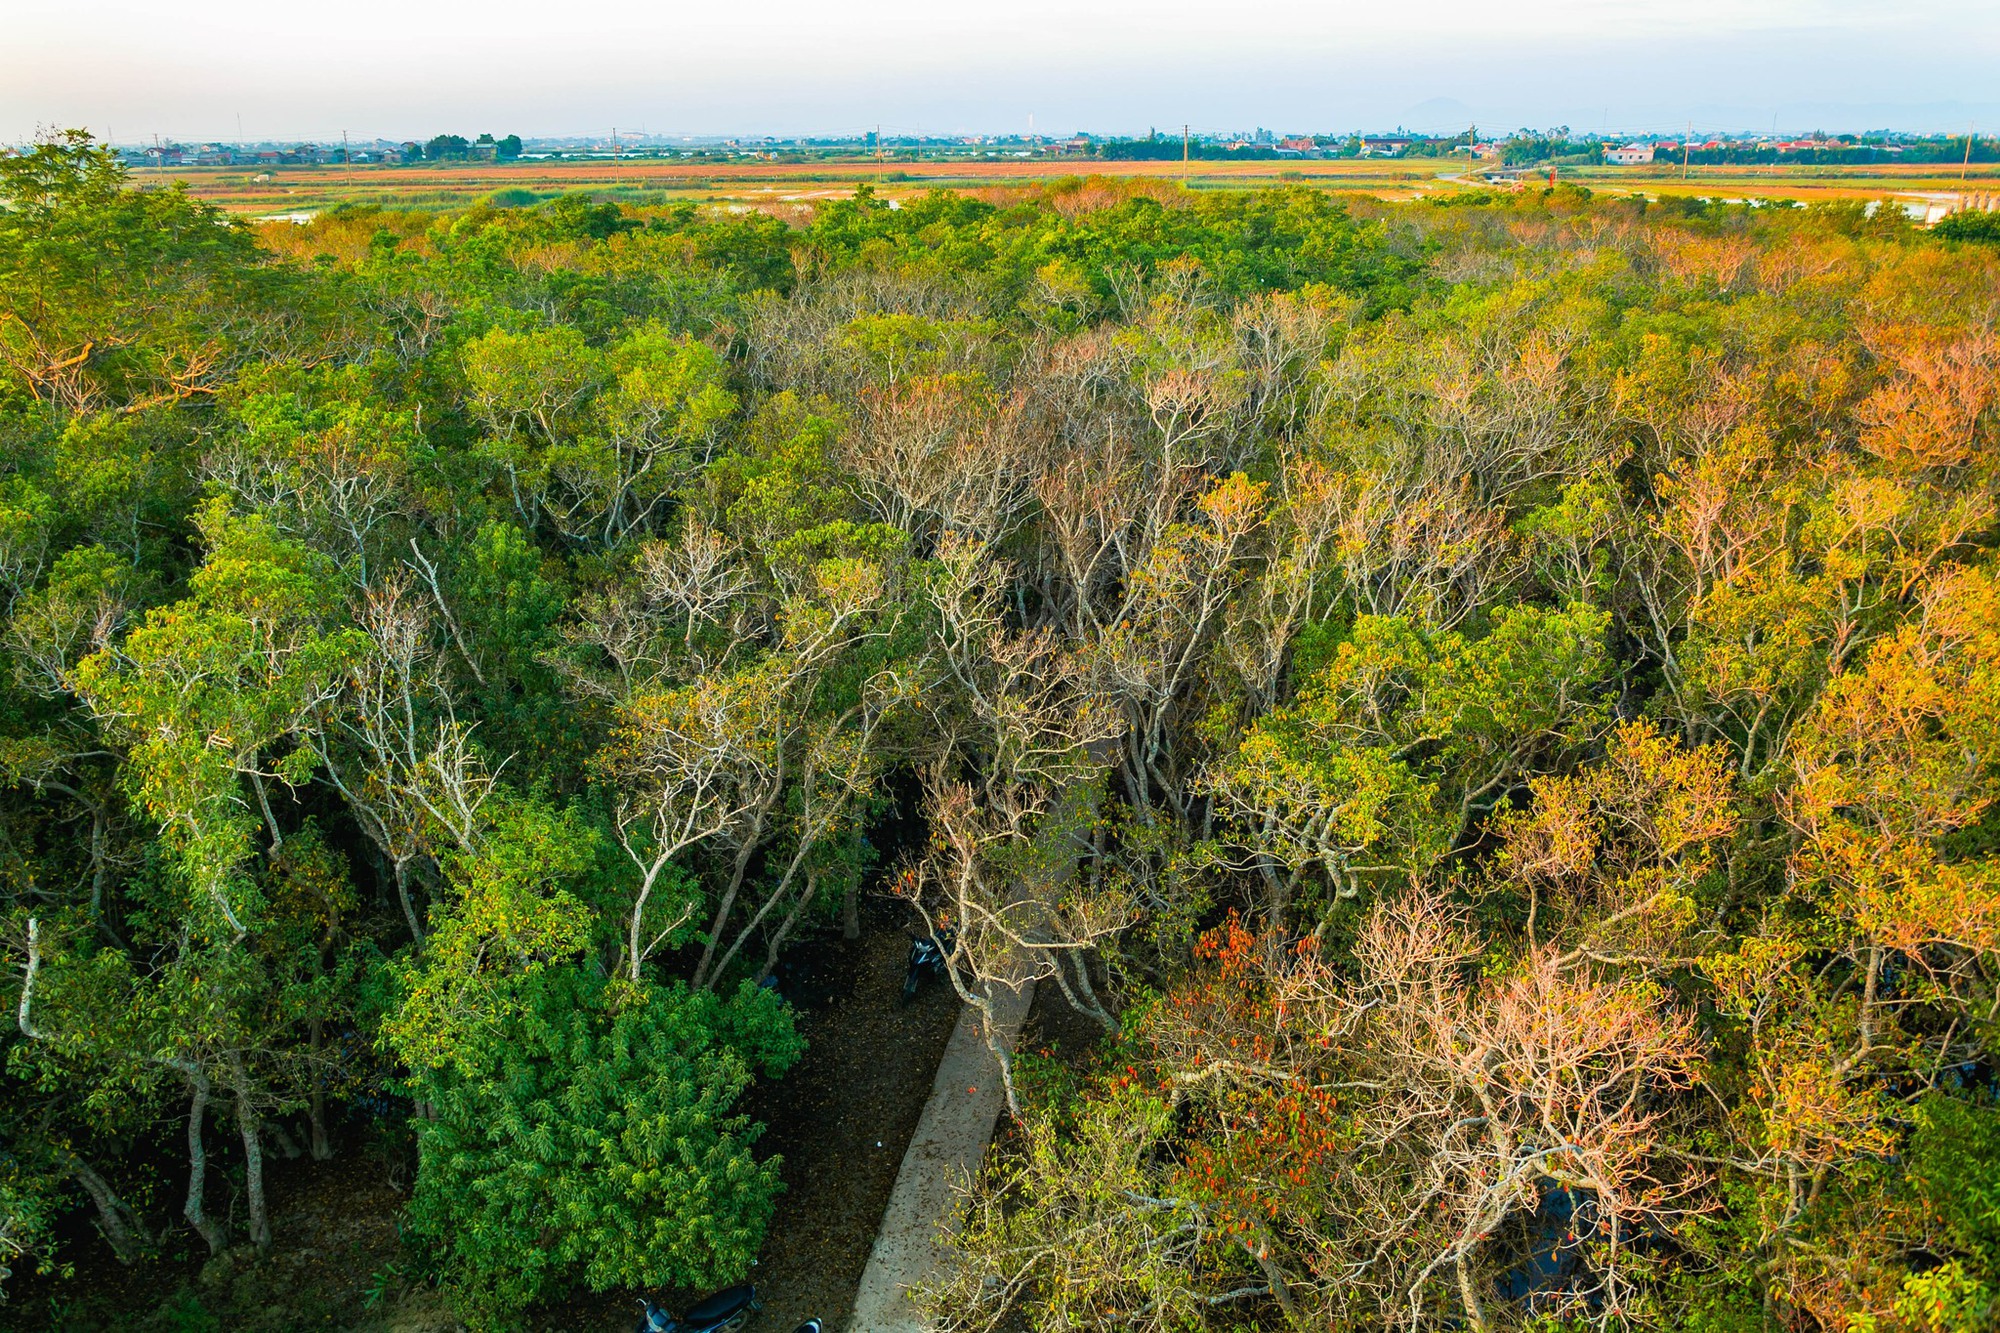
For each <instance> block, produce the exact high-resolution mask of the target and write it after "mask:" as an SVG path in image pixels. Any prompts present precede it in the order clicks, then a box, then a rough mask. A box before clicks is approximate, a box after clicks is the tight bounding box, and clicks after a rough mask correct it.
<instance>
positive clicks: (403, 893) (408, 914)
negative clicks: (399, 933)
mask: <svg viewBox="0 0 2000 1333" xmlns="http://www.w3.org/2000/svg"><path fill="white" fill-rule="evenodd" d="M394 865H395V872H396V897H397V899H398V900H399V901H400V902H401V903H402V904H403V920H404V921H406V922H408V923H409V927H410V938H411V939H413V940H415V941H416V942H417V947H418V948H419V949H421V948H423V947H424V928H423V926H422V925H420V924H419V923H418V921H417V909H416V906H415V905H414V904H412V903H411V902H410V858H409V857H407V856H399V857H397V858H396V860H395V863H394Z"/></svg>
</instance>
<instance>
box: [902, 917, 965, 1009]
mask: <svg viewBox="0 0 2000 1333" xmlns="http://www.w3.org/2000/svg"><path fill="white" fill-rule="evenodd" d="M957 941H958V937H957V936H956V935H955V934H953V933H952V932H951V931H949V930H940V931H938V932H937V933H936V934H934V935H919V936H917V937H915V938H913V939H912V940H911V941H910V963H909V966H908V967H907V968H905V969H904V971H903V1003H904V1004H908V1003H909V1002H910V1001H911V1000H914V999H916V998H917V987H918V985H919V984H920V983H921V982H922V981H923V979H924V974H925V973H926V972H928V973H929V974H930V975H931V976H933V977H942V976H943V975H944V970H945V968H946V967H948V966H950V964H951V951H952V946H953V945H954V944H956V943H957Z"/></svg>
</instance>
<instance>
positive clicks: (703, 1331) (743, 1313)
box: [638, 1283, 819, 1333]
mask: <svg viewBox="0 0 2000 1333" xmlns="http://www.w3.org/2000/svg"><path fill="white" fill-rule="evenodd" d="M645 1306H646V1313H645V1315H644V1316H642V1317H641V1318H640V1320H639V1328H638V1333H728V1330H730V1329H735V1328H741V1327H743V1325H744V1324H745V1323H747V1322H748V1321H749V1319H750V1316H751V1315H753V1314H755V1313H756V1312H757V1311H758V1310H759V1309H761V1308H762V1307H761V1306H760V1305H759V1304H758V1302H757V1288H755V1287H753V1286H750V1285H749V1284H747V1283H746V1284H744V1285H743V1286H740V1287H730V1288H728V1289H727V1290H725V1291H718V1292H716V1293H715V1294H714V1295H713V1296H709V1297H705V1298H704V1299H702V1300H699V1301H697V1302H695V1303H694V1304H693V1305H690V1306H689V1307H688V1310H687V1313H686V1314H684V1315H682V1316H681V1317H680V1318H679V1319H676V1318H674V1317H673V1316H672V1315H670V1314H668V1313H667V1312H666V1311H665V1310H663V1309H661V1308H660V1307H659V1306H657V1305H655V1304H653V1303H652V1302H651V1301H647V1302H645ZM818 1322H819V1321H817V1320H814V1321H813V1323H814V1325H815V1327H816V1326H817V1324H818Z"/></svg>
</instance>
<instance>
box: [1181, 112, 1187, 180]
mask: <svg viewBox="0 0 2000 1333" xmlns="http://www.w3.org/2000/svg"><path fill="white" fill-rule="evenodd" d="M1187 174H1188V127H1187V125H1186V124H1185V123H1183V124H1182V125H1181V175H1182V176H1186V175H1187Z"/></svg>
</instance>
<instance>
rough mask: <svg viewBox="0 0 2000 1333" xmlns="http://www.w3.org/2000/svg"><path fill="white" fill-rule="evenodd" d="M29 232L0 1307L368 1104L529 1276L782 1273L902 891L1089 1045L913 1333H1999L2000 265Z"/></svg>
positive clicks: (1118, 210) (1439, 230)
mask: <svg viewBox="0 0 2000 1333" xmlns="http://www.w3.org/2000/svg"><path fill="white" fill-rule="evenodd" d="M0 201H4V211H0V610H4V617H5V632H4V639H3V640H0V653H4V655H5V658H6V670H5V671H4V672H0V775H4V779H5V784H6V785H5V792H4V796H3V797H0V895H4V897H0V951H4V953H5V955H6V960H7V963H6V978H7V979H6V981H5V983H4V985H5V987H6V991H5V1000H6V1004H7V1008H8V1011H9V1012H10V1013H11V1014H12V1015H13V1016H14V1019H15V1021H14V1023H13V1024H12V1025H11V1028H10V1030H9V1031H8V1032H6V1034H5V1035H4V1037H0V1047H4V1050H5V1057H6V1058H5V1063H4V1072H0V1266H4V1267H5V1268H6V1269H8V1270H10V1276H9V1277H8V1279H7V1281H8V1284H9V1286H12V1287H16V1288H18V1287H19V1286H20V1285H21V1284H22V1283H23V1282H24V1281H26V1280H28V1279H29V1278H30V1275H31V1274H33V1273H34V1272H36V1271H37V1270H39V1271H40V1272H42V1273H44V1274H52V1275H59V1274H60V1273H61V1272H63V1271H65V1270H67V1271H72V1272H75V1271H82V1272H87V1271H88V1270H89V1269H90V1267H91V1266H92V1265H103V1264H115V1263H126V1264H131V1263H136V1262H145V1261H147V1260H148V1259H149V1258H151V1257H154V1256H157V1255H160V1254H163V1253H165V1254H192V1255H194V1256H196V1257H197V1258H199V1257H203V1256H206V1255H208V1254H211V1253H213V1254H217V1255H221V1254H229V1253H235V1252H236V1249H235V1247H238V1246H242V1245H246V1244H247V1245H249V1246H251V1247H254V1248H255V1250H256V1251H259V1252H262V1251H268V1250H269V1249H270V1248H271V1247H272V1245H273V1244H274V1241H273V1226H272V1217H271V1212H272V1208H271V1205H270V1204H269V1202H268V1200H267V1191H266V1186H265V1177H266V1174H267V1170H268V1166H269V1161H270V1159H271V1158H272V1157H273V1156H274V1155H283V1154H309V1155H310V1156H312V1157H313V1158H316V1159H326V1158H331V1157H334V1156H336V1155H337V1154H342V1153H353V1152H358V1151H360V1150H361V1147H360V1145H362V1144H363V1143H364V1142H372V1143H377V1144H380V1143H384V1142H386V1143H388V1144H390V1145H391V1147H390V1151H391V1152H393V1153H402V1154H406V1155H408V1156H409V1157H410V1158H411V1159H412V1160H413V1161H414V1162H415V1170H414V1174H413V1177H412V1180H411V1185H410V1192H409V1195H408V1200H407V1208H406V1212H405V1214H404V1216H403V1219H402V1227H403V1234H404V1237H405V1244H406V1248H407V1251H408V1256H407V1257H408V1262H409V1264H410V1265H411V1267H412V1271H414V1272H418V1273H420V1274H421V1275H422V1278H423V1280H424V1281H427V1282H431V1283H435V1284H438V1285H439V1286H440V1287H441V1288H442V1290H444V1291H445V1292H446V1293H447V1294H448V1295H449V1296H450V1298H451V1300H452V1301H453V1302H454V1303H455V1305H456V1307H457V1308H458V1310H459V1312H460V1313H461V1314H462V1315H463V1317H465V1318H466V1319H468V1320H470V1321H473V1322H474V1323H475V1324H477V1325H480V1326H486V1327H509V1326H513V1325H515V1324H516V1323H518V1321H519V1320H520V1319H521V1318H522V1317H523V1315H522V1312H523V1311H524V1310H527V1309H529V1308H530V1307H532V1306H534V1305H535V1304H536V1303H538V1302H547V1301H552V1300H557V1299H560V1298H562V1297H563V1296H565V1295H567V1294H568V1293H570V1292H572V1291H575V1290H579V1289H588V1290H592V1291H607V1290H616V1289H634V1290H652V1289H657V1288H660V1287H663V1286H681V1287H695V1286H701V1285H704V1284H721V1283H726V1282H731V1281H735V1280H738V1279H740V1278H741V1277H743V1276H744V1274H745V1273H747V1272H748V1271H749V1266H750V1264H751V1262H752V1260H753V1259H754V1258H755V1257H756V1255H757V1253H758V1248H759V1245H760V1243H761V1241H762V1238H763V1234H764V1229H765V1226H766V1224H767V1222H768V1219H769V1218H770V1216H771V1212H772V1208H773V1206H774V1200H775V1198H776V1194H777V1191H778V1189H779V1163H778V1162H777V1161H776V1159H774V1158H773V1157H771V1156H770V1155H769V1154H768V1153H766V1154H762V1155H760V1153H759V1150H758V1146H757V1142H758V1135H759V1126H758V1125H757V1124H756V1123H755V1122H754V1121H753V1120H752V1119H751V1118H750V1117H749V1116H748V1115H746V1114H745V1113H744V1112H743V1110H742V1109H741V1108H740V1106H739V1099H740V1098H741V1097H742V1095H743V1094H744V1092H745V1091H746V1089H749V1088H750V1087H751V1086H752V1085H753V1083H755V1082H756V1081H757V1080H760V1079H765V1080H769V1079H781V1078H782V1077H783V1076H784V1074H785V1072H786V1070H787V1069H789V1068H791V1067H792V1066H793V1065H794V1064H795V1062H796V1061H797V1060H798V1059H799V1057H800V1051H801V1041H800V1038H799V1036H798V1035H797V1032H796V1030H795V1028H794V1025H793V1021H792V1017H791V1011H790V1009H789V1008H788V1007H787V1005H786V1004H785V1002H784V1001H783V1000H782V999H780V998H779V996H778V994H777V993H776V991H774V990H773V989H772V988H771V987H770V986H767V985H764V984H762V983H765V982H766V981H767V980H769V979H771V978H772V977H773V976H774V973H776V971H777V970H778V969H779V967H780V965H781V962H782V960H783V959H784V957H785V955H786V951H787V950H788V949H789V948H791V947H793V946H794V945H797V944H799V943H800V942H802V941H806V940H810V939H819V938H828V939H835V940H837V939H839V938H840V937H841V935H842V932H843V923H844V922H849V921H851V918H852V914H853V912H854V910H855V904H856V903H857V901H859V900H861V899H863V898H888V897H893V898H900V899H902V900H903V901H904V902H905V903H906V904H907V905H908V910H910V911H911V912H912V913H914V914H915V915H916V917H917V918H918V919H920V920H923V921H925V922H929V923H932V924H935V925H939V926H949V927H950V928H951V929H952V930H953V931H954V932H955V933H956V939H957V950H956V953H955V955H954V961H953V967H952V969H951V984H952V986H953V987H954V988H955V989H956V990H957V991H958V993H959V996H960V997H961V999H962V1000H963V1001H964V1002H965V1003H967V1004H970V1005H973V1006H974V1007H983V1006H988V1005H990V1004H991V1003H992V999H993V996H994V993H995V988H996V987H997V986H999V985H1002V984H1004V983H1005V982H1006V981H1008V980H1010V979H1012V978H1018V977H1020V976H1023V975H1031V976H1034V977H1037V978H1039V979H1041V980H1042V982H1043V983H1045V985H1046V986H1047V987H1050V988H1053V989H1054V990H1055V991H1057V992H1059V994H1060V995H1061V996H1062V998H1063V999H1064V1001H1065V1002H1066V1003H1067V1004H1068V1005H1069V1006H1071V1007H1072V1008H1074V1009H1075V1010H1076V1011H1077V1013H1078V1014H1080V1015H1082V1016H1083V1020H1084V1021H1085V1022H1086V1023H1088V1024H1091V1025H1094V1029H1096V1030H1101V1032H1102V1034H1103V1035H1102V1038H1101V1041H1099V1042H1097V1043H1096V1044H1095V1045H1094V1046H1093V1047H1092V1049H1091V1050H1090V1051H1089V1052H1087V1053H1086V1054H1084V1055H1081V1056H1076V1057H1073V1058H1068V1057H1056V1056H1048V1055H1040V1054H1035V1053H1031V1052H1019V1053H1012V1054H1011V1055H1007V1056H1006V1058H1005V1060H1004V1063H1003V1068H1004V1070H1005V1074H1006V1081H1007V1086H1006V1093H1007V1100H1008V1105H1009V1109H1010V1113H1011V1116H1012V1130H1011V1132H1010V1133H1009V1135H1008V1136H1006V1137H1005V1139H1004V1141H1003V1144H1002V1146H1001V1148H1000V1149H998V1150H996V1152H995V1154H994V1156H993V1159H992V1161H991V1162H990V1163H989V1169H988V1171H987V1173H986V1174H985V1175H984V1177H983V1178H982V1179H981V1180H979V1181H978V1182H977V1183H976V1185H975V1187H974V1189H973V1191H972V1193H971V1194H970V1196H969V1197H968V1198H967V1200H966V1203H965V1215H964V1227H963V1230H962V1231H961V1232H960V1233H959V1234H958V1236H957V1239H956V1240H955V1242H954V1244H953V1247H952V1250H951V1254H950V1260H949V1265H948V1267H947V1269H946V1271H945V1272H944V1274H943V1275H942V1276H941V1277H940V1278H939V1280H938V1281H937V1283H936V1284H935V1285H934V1286H933V1287H932V1288H931V1289H929V1290H928V1291H926V1292H925V1293H924V1300H925V1302H926V1303H927V1306H928V1308H929V1310H930V1313H931V1316H932V1317H933V1318H934V1319H935V1320H936V1321H937V1322H938V1323H939V1326H941V1327H944V1328H948V1329H966V1330H972V1329H981V1330H986V1329H995V1328H1000V1327H1026V1328H1033V1329H1037V1330H1057V1329H1078V1328H1093V1329H1094V1328H1109V1327H1133V1328H1140V1329H1154V1330H1168V1329H1189V1328H1208V1327H1213V1328H1225V1327H1244V1326H1258V1327H1273V1328H1275V1327H1298V1328H1309V1327H1310V1328H1334V1329H1354V1330H1364V1329H1367V1330H1373V1329H1398V1330H1411V1331H1412V1333H1414V1331H1415V1330H1431V1329H1446V1328H1452V1329H1464V1328H1471V1329H1477V1330H1488V1329H1493V1330H1497V1329H1501V1328H1539V1329H1546V1330H1551V1331H1553V1330H1557V1329H1575V1328H1586V1327H1588V1328H1610V1327H1613V1326H1637V1327H1647V1328H1659V1329H1687V1330H1702V1331H1703V1333H1736V1331H1737V1330H1750V1329H1759V1330H1764V1329H1771V1328H1785V1329H1793V1330H1820V1329H1825V1330H1834V1331H1836V1333H1850V1331H1852V1330H1881V1331H1883V1333H1892V1331H1901V1330H1909V1331H1911V1333H1915V1331H1916V1330H1925V1331H1927V1333H1946V1331H1947V1330H1951V1331H1963V1333H1969V1331H1970V1330H1974V1329H1981V1328H1986V1327H1989V1326H1990V1321H1991V1320H1992V1319H1993V1318H1994V1317H1996V1313H2000V1226H1996V1220H1995V1218H1996V1214H1995V1202H1994V1201H1995V1199H1996V1198H2000V1107H1996V1105H1995V1099H1994V1096H1995V1095H1994V1065H1993V1062H1994V1053H1993V1052H1991V1051H1989V1050H1988V1043H1989V1041H1990V1040H1992V1039H1993V1037H1994V1029H1993V1020H1994V1015H1995V1013H1996V1005H2000V988H1996V987H2000V860H1996V854H2000V810H1996V807H1995V804H1994V797H1995V795H1996V794H2000V564H1996V560H1995V554H1994V545H1995V538H1996V529H1995V502H1996V481H2000V332H1996V328H1995V320H1996V316H2000V250H1996V248H1995V247H1993V246H1992V245H1990V244H1987V243H1985V238H1984V237H1982V236H1981V235H1980V234H1979V233H1978V232H1977V230H1976V228H1971V227H1970V226H1969V225H1961V226H1960V227H1959V228H1958V229H1957V231H1958V235H1957V237H1956V238H1954V236H1953V235H1952V234H1951V230H1950V229H1941V230H1943V231H1944V233H1945V234H1943V235H1928V234H1925V233H1922V232H1919V231H1915V230H1912V229H1910V228H1909V227H1908V226H1907V225H1906V224H1905V223H1904V222H1903V221H1902V220H1901V214H1900V211H1898V210H1891V209H1883V210H1880V211H1879V212H1878V213H1876V214H1874V215H1872V216H1871V215H1870V214H1869V213H1868V212H1867V211H1865V210H1862V209H1860V208H1858V207H1846V206H1829V207H1823V208H1810V209H1750V208H1742V207H1724V206H1720V205H1714V206H1708V207H1695V208H1690V207H1676V208H1660V207H1648V206H1647V205H1646V204H1645V203H1644V202H1643V201H1637V200H1620V201H1603V200H1595V199H1592V198H1590V197H1589V196H1588V195H1587V194H1586V193H1585V192H1583V191H1581V190H1577V189H1575V188H1573V187H1562V188H1554V189H1550V190H1524V191H1520V192H1515V193H1502V194H1491V195H1477V196H1471V197H1468V198H1467V199H1465V200H1463V201H1440V202H1433V203H1418V204H1408V205H1385V204H1379V203H1375V202H1372V201H1367V200H1356V201H1352V202H1348V203H1342V202H1338V201H1335V200H1333V199H1332V198H1330V197H1329V196H1328V195H1326V194H1323V193H1320V192H1316V191H1313V190H1310V189H1306V188H1303V187H1300V188H1289V189H1278V190H1266V191H1254V192H1249V191H1202V192H1186V191H1181V190H1177V189H1171V188H1166V187H1161V186H1159V185H1156V184H1147V183H1122V184H1121V183H1117V182H1106V181H1101V180H1088V181H1084V180H1078V181H1069V182H1062V183H1058V184H1056V185H1051V186H1046V187H1033V188H1022V189H1018V190H1012V191H1006V192H989V193H985V194H980V195H977V196H975V195H971V194H961V193H952V192H946V191H939V192H935V193H932V194H929V195H924V196H920V197H912V198H908V199H899V200H896V201H895V202H894V203H893V204H892V203H891V201H889V200H887V199H885V198H882V197H879V196H877V195H876V194H875V193H873V192H871V191H870V190H868V189H867V188H865V187H864V188H863V189H861V190H859V191H857V193H856V194H855V195H854V196H853V197H852V198H849V199H843V200H838V201H833V202H829V203H825V204H823V205H821V206H818V207H816V208H814V209H812V210H810V211H799V212H786V213H781V214H766V213H763V212H756V211H751V212H738V213H732V212H728V211H725V210H721V209H711V208H699V207H695V206H693V205H679V206H669V207H661V208H650V209H634V208H628V207H624V206H621V205H619V204H616V203H610V202H602V201H598V200H594V199H591V198H588V197H585V196H565V197H562V198H559V199H556V200H554V201H551V202H548V203H545V204H542V205H540V206H537V207H521V208H510V209H504V210H500V209H493V208H478V209H474V210H472V211H469V212H462V213H455V214H445V215H424V214H413V213H395V212H383V211H380V210H377V209H373V208H369V207H353V206H350V207H346V208H341V209H335V210H333V211H331V212H329V213H326V214H323V215H321V216H320V217H318V218H317V219H315V220H313V221H312V222H310V223H308V224H306V225H304V226H298V227H293V226H291V225H289V224H284V225H280V226H277V227H265V228H261V229H260V228H257V227H253V226H251V225H248V224H245V223H244V222H242V221H240V220H237V219H233V218H230V217H227V216H225V215H223V214H222V213H220V212H218V211H217V210H215V209H214V208H212V207H210V206H209V205H207V204H204V203H202V202H200V201H198V200H196V199H194V198H193V197H191V196H189V195H188V194H186V193H184V192H181V191H178V190H173V189H136V188H132V187H131V183H130V182H129V181H127V180H126V179H124V177H123V175H122V172H121V170H120V168H119V167H118V166H117V165H116V163H115V162H114V160H113V159H112V157H111V156H110V154H109V153H107V152H106V151H105V150H103V149H102V148H101V147H99V146H98V145H96V144H95V143H93V142H92V141H91V140H90V139H89V138H88V137H87V136H84V135H82V134H78V133H72V134H68V135H59V136H55V137H52V138H50V139H48V140H46V141H45V142H43V143H41V144H39V145H37V146H35V147H34V148H33V150H32V151H29V152H27V153H25V154H22V155H18V156H14V157H10V158H0ZM912 829H915V830H917V832H915V833H914V834H913V833H911V832H910V830H912ZM1005 1054H1006V1053H1003V1055H1005ZM225 1201H226V1202H225ZM90 1232H94V1233H95V1234H94V1235H91V1234H89V1233H90ZM50 1280H53V1278H51V1279H50ZM1010 1320H1011V1321H1016V1322H1014V1323H1011V1324H1010V1323H1009V1321H1010ZM1245 1321H1251V1322H1250V1323H1249V1324H1246V1323H1245ZM1258 1321H1261V1322H1258Z"/></svg>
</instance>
